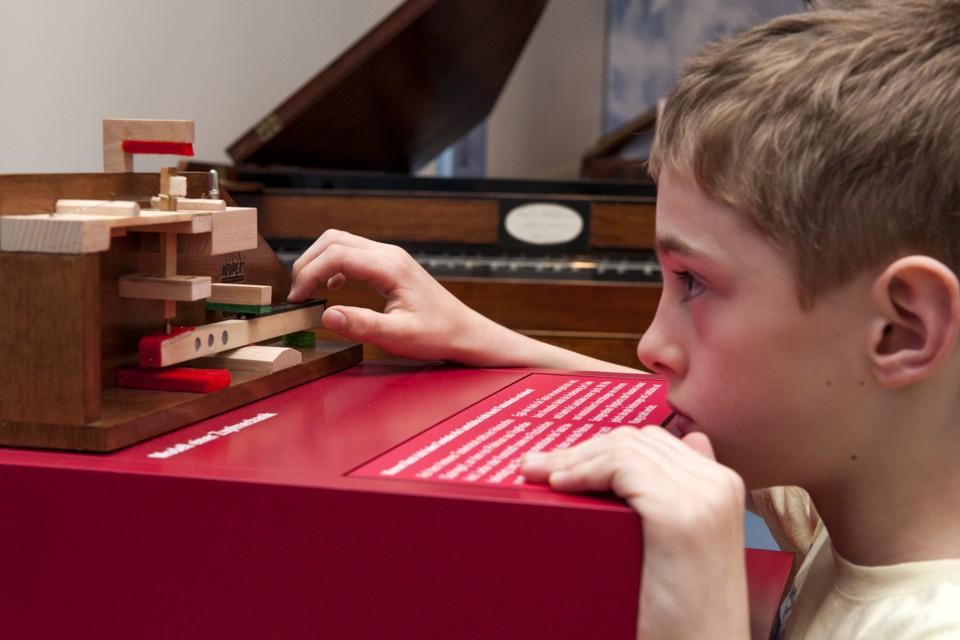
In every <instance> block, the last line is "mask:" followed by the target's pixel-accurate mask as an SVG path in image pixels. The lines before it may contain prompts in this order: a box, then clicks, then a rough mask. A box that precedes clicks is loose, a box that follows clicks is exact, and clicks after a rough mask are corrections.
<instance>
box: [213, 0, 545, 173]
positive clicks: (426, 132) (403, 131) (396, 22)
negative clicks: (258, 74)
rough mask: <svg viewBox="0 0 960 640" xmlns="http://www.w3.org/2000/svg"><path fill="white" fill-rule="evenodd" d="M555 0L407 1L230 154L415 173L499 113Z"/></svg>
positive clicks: (241, 159) (260, 160)
mask: <svg viewBox="0 0 960 640" xmlns="http://www.w3.org/2000/svg"><path fill="white" fill-rule="evenodd" d="M546 1H547V0H482V1H477V0H407V2H404V3H403V4H402V5H400V6H399V7H398V8H397V9H396V10H395V11H394V12H393V13H391V14H390V15H389V16H387V17H386V18H385V19H384V20H382V21H381V22H380V23H379V24H377V25H376V26H375V27H374V28H373V29H372V30H370V31H369V32H368V33H367V34H366V35H365V36H364V37H363V38H361V39H360V40H359V41H358V42H356V43H355V44H354V45H353V46H352V47H350V48H349V49H348V50H347V51H346V52H345V53H343V54H342V55H341V56H340V57H339V58H337V59H336V60H334V61H333V62H332V63H331V64H330V65H328V66H327V67H326V68H325V69H323V70H322V71H320V72H319V73H318V74H317V75H316V76H314V77H313V78H312V79H311V80H309V81H308V82H307V83H306V84H304V85H303V86H302V87H301V88H300V89H298V90H297V91H296V92H295V93H294V94H293V95H291V96H290V97H289V98H287V100H286V101H284V102H283V103H282V104H280V105H279V106H278V107H277V108H276V109H275V110H274V111H273V112H272V113H270V114H269V115H267V116H266V117H264V118H263V119H262V120H261V121H260V122H259V123H258V124H257V125H256V126H255V127H254V128H253V129H251V130H250V131H248V132H247V133H246V134H244V135H243V136H242V137H240V138H239V139H238V140H237V141H236V142H234V143H233V144H232V145H230V147H229V148H228V149H227V153H228V154H229V155H230V157H231V158H233V160H234V161H235V162H237V163H251V164H259V165H284V166H296V167H313V168H324V169H341V170H350V171H384V172H390V173H412V172H414V171H416V170H417V169H419V168H420V167H421V166H423V165H424V164H426V163H427V162H429V161H430V160H432V159H433V158H434V157H436V155H437V154H439V153H440V152H441V151H443V149H445V148H446V147H447V146H449V145H450V144H452V143H453V142H456V140H457V139H458V138H459V137H460V136H462V135H464V134H465V133H467V132H468V131H469V130H470V129H471V128H472V127H474V126H475V125H476V124H478V123H479V122H481V121H482V120H483V119H484V118H485V117H486V116H487V114H488V113H489V112H490V110H491V109H492V108H493V105H494V103H495V102H496V100H497V97H498V96H499V95H500V92H501V90H502V89H503V86H504V84H505V83H506V81H507V78H508V77H509V76H510V72H511V71H512V70H513V67H514V65H515V63H516V61H517V59H518V58H519V57H520V53H521V51H522V50H523V48H524V46H525V44H526V42H527V39H528V37H529V35H530V33H531V31H533V28H534V26H535V25H536V23H537V20H538V19H539V17H540V14H541V13H542V11H543V8H544V5H546Z"/></svg>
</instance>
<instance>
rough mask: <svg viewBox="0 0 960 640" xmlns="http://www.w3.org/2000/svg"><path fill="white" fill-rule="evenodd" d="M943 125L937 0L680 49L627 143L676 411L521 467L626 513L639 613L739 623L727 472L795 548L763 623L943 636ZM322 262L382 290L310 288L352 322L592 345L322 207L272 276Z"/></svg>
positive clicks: (489, 351) (346, 328)
mask: <svg viewBox="0 0 960 640" xmlns="http://www.w3.org/2000/svg"><path fill="white" fill-rule="evenodd" d="M957 123H960V2H958V1H957V0H952V1H946V0H942V1H939V2H938V1H937V0H904V1H901V2H890V1H888V2H882V1H877V2H859V3H856V4H853V3H847V4H846V5H844V6H843V7H840V8H820V9H818V10H815V11H812V12H808V13H804V14H799V15H796V16H788V17H784V18H780V19H776V20H774V21H772V22H770V23H768V24H766V25H762V26H760V27H756V28H754V29H750V30H748V31H746V32H744V33H742V34H740V35H738V36H736V37H734V38H732V39H730V40H727V41H724V42H719V43H715V44H712V45H709V46H708V47H707V48H706V49H705V50H704V51H703V52H702V53H701V54H700V55H699V56H697V57H696V58H694V59H693V60H692V61H690V63H689V67H688V70H687V72H686V74H685V76H684V77H683V78H682V79H681V81H680V82H679V83H678V85H677V87H676V89H675V90H674V91H673V93H672V94H671V95H670V97H669V98H668V100H667V102H666V104H665V107H664V109H663V112H662V114H661V116H660V119H659V124H658V133H657V139H656V142H655V144H654V149H653V151H652V153H651V172H652V174H653V175H654V176H655V177H656V178H657V180H658V185H659V186H658V201H657V247H656V248H657V254H658V257H659V259H660V261H661V264H662V266H663V270H664V273H665V274H666V275H665V277H664V287H663V294H662V298H661V301H660V306H659V308H658V310H657V315H656V317H655V319H654V321H653V323H652V325H651V326H650V328H649V330H648V331H647V333H645V334H644V337H643V340H642V341H641V343H640V345H639V347H638V355H639V357H640V360H641V361H642V362H643V363H644V364H645V365H646V366H647V367H648V368H649V369H651V370H653V371H654V372H656V373H658V374H660V375H663V376H666V377H667V378H668V379H669V381H670V393H669V401H670V404H671V406H672V407H673V408H674V409H675V411H676V418H675V419H674V420H673V421H672V422H671V423H670V425H669V427H668V429H663V428H660V427H646V428H643V429H639V430H638V429H630V428H627V429H620V430H617V431H614V432H612V433H611V434H608V435H607V436H604V437H601V438H596V439H594V440H591V441H589V442H586V443H583V444H582V445H580V446H577V447H574V448H571V449H568V450H564V451H555V452H551V453H547V454H539V455H536V456H528V457H527V458H526V460H525V461H524V466H523V472H524V474H525V475H526V476H527V478H528V479H530V480H534V481H543V482H549V483H550V484H551V486H553V487H554V488H556V489H559V490H564V491H605V490H612V491H614V492H615V493H617V494H618V495H620V496H621V497H622V498H624V499H625V500H626V501H627V502H628V503H629V504H630V505H631V506H632V507H633V508H634V509H635V510H636V511H637V513H638V514H640V516H641V517H642V518H643V525H644V526H643V536H644V539H643V544H644V548H645V553H644V566H643V576H642V580H643V589H642V590H641V596H640V597H641V602H640V609H639V611H640V614H639V619H638V623H637V632H638V637H644V638H648V637H649V638H706V637H710V638H744V637H747V635H748V628H747V619H748V618H747V604H746V590H745V577H744V568H743V556H742V545H743V532H742V518H741V516H742V511H741V510H742V508H743V495H744V493H743V492H744V489H745V488H746V489H750V490H752V491H753V492H752V493H751V494H750V495H751V498H750V500H749V502H750V503H751V505H752V506H754V507H755V508H756V509H757V511H758V512H760V513H761V515H763V516H764V517H765V518H766V519H767V521H768V523H769V524H770V525H771V529H772V531H773V532H774V535H775V536H776V537H777V538H778V541H779V542H781V544H782V546H784V547H785V548H786V549H789V550H791V551H795V552H796V553H797V554H798V556H799V559H800V560H802V564H801V565H800V569H799V572H798V574H797V577H796V580H795V583H794V589H793V591H792V592H791V594H790V596H788V598H787V601H786V602H785V603H784V607H783V614H784V617H783V620H782V626H781V628H780V634H781V637H785V638H824V637H839V638H860V637H863V638H866V637H869V638H898V639H904V638H947V637H960V493H958V492H960V463H958V457H960V341H958V336H960V281H958V277H957V274H958V273H960V130H958V125H957ZM346 277H351V278H357V279H360V280H364V281H366V282H368V283H369V284H370V285H371V286H373V287H374V288H376V289H377V290H379V291H380V292H381V293H383V294H384V295H385V296H386V298H387V305H386V308H385V310H384V313H383V314H377V313H375V312H373V311H369V310H361V309H354V308H344V307H331V308H330V309H329V310H328V311H327V313H326V314H325V315H324V324H325V326H327V327H328V328H330V329H332V330H334V331H337V332H339V333H341V334H342V335H345V336H347V337H349V338H351V339H355V340H365V341H372V342H376V343H378V344H380V345H381V346H383V347H385V348H387V349H388V350H391V351H395V352H397V353H398V354H400V355H406V356H411V357H417V358H421V359H445V360H451V361H456V362H461V363H464V364H470V365H475V366H503V365H523V366H536V367H561V368H566V369H594V370H608V371H612V370H616V369H617V368H616V367H614V366H613V365H609V364H606V363H601V362H598V361H596V360H593V359H591V358H586V357H584V356H581V355H577V354H572V353H569V352H566V351H563V350H561V349H557V348H554V347H550V346H547V345H543V344H541V343H537V342H534V341H532V340H528V339H526V338H523V337H522V336H519V335H517V334H515V333H512V332H510V331H508V330H506V329H505V328H503V327H500V326H498V325H496V324H494V323H492V322H490V321H489V320H486V319H485V318H483V317H482V316H479V315H478V314H476V313H474V312H473V311H471V310H469V309H466V308H465V307H463V305H461V304H460V303H459V302H458V301H457V300H455V299H454V298H453V297H452V296H450V294H448V293H447V292H446V291H445V290H444V289H443V288H442V287H440V286H439V285H438V284H437V283H436V282H435V281H433V280H432V279H431V278H430V277H429V276H428V275H427V274H426V273H425V272H424V271H423V270H422V269H420V268H419V267H418V266H417V265H416V264H415V263H414V262H413V260H412V259H411V258H410V257H409V256H408V255H407V254H406V253H404V252H402V251H401V250H399V249H397V248H395V247H387V246H385V245H380V244H377V243H373V242H370V241H368V240H364V239H362V238H357V237H355V236H350V235H349V234H344V233H342V232H338V231H330V232H327V233H325V234H324V235H323V236H321V238H320V239H319V240H318V241H317V243H316V244H315V245H314V247H312V248H311V249H310V250H309V251H308V252H307V253H306V254H305V255H304V256H303V257H302V258H301V259H300V260H299V261H298V262H297V264H296V265H295V267H294V287H293V290H292V291H291V299H294V300H297V299H302V298H304V297H306V296H307V295H308V294H309V293H310V292H311V291H312V290H313V289H314V287H315V286H316V285H317V283H319V282H323V281H326V282H327V284H328V286H330V287H332V288H336V287H337V286H339V284H341V283H342V282H343V280H344V279H345V278H346ZM769 487H774V488H772V489H765V488H769ZM797 487H803V489H804V490H805V491H803V490H801V489H799V488H797ZM814 504H815V505H816V509H814V507H813V505H814ZM525 579H529V580H536V576H526V577H525Z"/></svg>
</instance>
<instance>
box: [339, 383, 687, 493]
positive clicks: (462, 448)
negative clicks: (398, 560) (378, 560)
mask: <svg viewBox="0 0 960 640" xmlns="http://www.w3.org/2000/svg"><path fill="white" fill-rule="evenodd" d="M666 395H667V384H666V382H665V381H664V380H662V379H660V378H654V377H650V379H648V380H647V379H638V378H637V377H629V378H627V377H624V378H616V377H596V376H588V375H575V374H549V373H534V374H530V375H528V376H526V377H525V378H523V379H522V380H520V381H518V382H515V383H513V384H511V385H510V386H508V387H506V388H504V389H502V390H500V391H499V392H497V393H495V394H493V395H491V396H490V397H488V398H486V399H484V400H483V401H481V402H478V403H476V404H474V405H473V406H471V407H469V408H467V409H465V410H463V411H461V412H459V413H457V414H455V415H453V416H451V417H450V418H448V419H446V420H444V421H443V422H441V423H439V424H437V425H435V426H434V427H432V428H430V429H428V430H427V431H425V432H423V433H421V434H420V435H418V436H416V437H414V438H412V439H410V440H408V441H407V442H404V443H403V444H401V445H400V446H398V447H396V448H394V449H393V450H391V451H389V452H387V453H386V454H384V455H381V456H379V457H377V458H376V459H375V460H373V461H371V462H369V463H367V464H365V465H363V466H362V467H360V468H359V469H357V470H355V471H354V472H353V473H352V474H351V475H356V476H367V477H386V478H389V477H392V478H399V479H407V480H433V481H441V482H468V483H470V482H478V483H483V484H487V485H505V486H516V485H524V486H525V488H540V489H544V490H546V489H547V487H546V486H544V485H533V484H530V483H527V482H525V481H524V478H523V476H522V475H520V473H519V467H520V460H521V458H522V456H523V454H524V453H526V452H528V451H552V450H554V449H563V448H567V447H570V446H573V445H575V444H577V443H578V442H583V441H584V440H588V439H590V438H594V437H596V436H598V435H602V434H604V433H607V432H608V431H611V430H612V429H614V428H616V427H619V426H625V425H632V426H638V427H639V426H642V425H647V424H662V423H663V422H664V421H665V420H666V419H667V417H668V416H669V415H670V413H671V412H670V409H669V407H668V406H667V404H666Z"/></svg>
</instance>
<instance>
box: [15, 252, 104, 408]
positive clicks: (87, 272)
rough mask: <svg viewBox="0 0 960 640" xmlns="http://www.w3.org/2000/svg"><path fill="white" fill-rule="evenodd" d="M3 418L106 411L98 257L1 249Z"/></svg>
mask: <svg viewBox="0 0 960 640" xmlns="http://www.w3.org/2000/svg"><path fill="white" fill-rule="evenodd" d="M0 282H3V285H2V287H3V301H2V302H0V326H2V327H3V330H2V331H0V424H5V423H7V422H28V423H38V424H63V425H71V426H75V425H82V424H85V423H87V422H90V421H93V420H97V419H98V418H99V416H100V398H101V396H100V367H101V362H102V360H101V358H102V356H101V352H100V345H101V334H100V324H101V302H100V301H101V298H100V286H99V285H100V256H98V255H89V254H88V255H51V254H43V253H29V254H10V253H0Z"/></svg>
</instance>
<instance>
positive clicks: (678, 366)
mask: <svg viewBox="0 0 960 640" xmlns="http://www.w3.org/2000/svg"><path fill="white" fill-rule="evenodd" d="M665 315H666V314H665V313H664V310H663V308H662V307H659V308H658V309H657V313H656V315H655V316H654V318H653V322H651V323H650V326H649V327H648V328H647V330H646V332H644V334H643V336H641V338H640V344H638V345H637V357H638V358H639V359H640V362H641V363H642V364H643V366H644V367H646V368H647V369H649V370H650V371H652V372H654V373H656V374H659V375H662V376H682V375H684V372H685V370H686V358H685V356H684V352H683V350H682V349H681V347H680V345H679V343H678V342H677V340H676V339H675V336H673V333H674V332H675V331H676V329H677V325H676V322H671V321H670V320H669V319H668V318H665V317H664V316H665Z"/></svg>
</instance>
